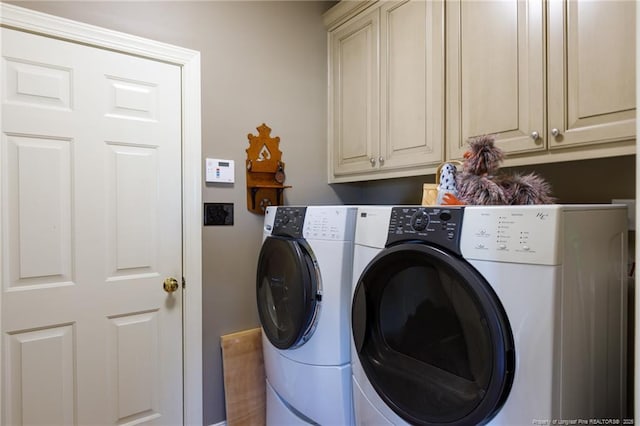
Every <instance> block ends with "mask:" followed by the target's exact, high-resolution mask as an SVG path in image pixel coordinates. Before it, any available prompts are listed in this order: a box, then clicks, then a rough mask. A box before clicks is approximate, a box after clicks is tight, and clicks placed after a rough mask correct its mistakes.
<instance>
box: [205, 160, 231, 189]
mask: <svg viewBox="0 0 640 426" xmlns="http://www.w3.org/2000/svg"><path fill="white" fill-rule="evenodd" d="M234 170H235V166H234V162H233V160H221V159H219V158H207V160H206V163H205V180H206V181H207V182H215V183H233V182H235V178H234Z"/></svg>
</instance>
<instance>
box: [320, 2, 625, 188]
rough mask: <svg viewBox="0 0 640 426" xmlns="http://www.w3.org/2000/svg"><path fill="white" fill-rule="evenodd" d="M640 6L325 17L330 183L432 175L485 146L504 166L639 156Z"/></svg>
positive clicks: (373, 7) (516, 5)
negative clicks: (639, 75)
mask: <svg viewBox="0 0 640 426" xmlns="http://www.w3.org/2000/svg"><path fill="white" fill-rule="evenodd" d="M635 7H636V3H635V2H632V1H610V0H595V1H592V0H548V1H547V0H486V1H468V0H447V1H445V2H439V1H421V0H416V1H413V0H410V1H404V2H402V1H400V2H398V1H342V2H340V3H338V4H337V5H336V6H334V7H333V8H332V9H330V10H329V11H328V12H327V13H326V14H325V23H326V25H327V28H328V34H329V87H330V88H329V181H330V182H347V181H355V180H364V179H375V178H388V177H399V176H409V175H424V174H430V173H433V172H434V171H435V169H436V167H437V166H438V164H439V163H440V162H441V161H443V160H445V159H455V158H458V159H459V158H461V157H462V155H463V153H464V151H465V149H466V142H467V140H468V139H469V138H471V137H474V136H479V135H484V134H496V136H497V140H496V143H497V144H498V145H499V146H500V147H501V148H502V149H503V150H504V151H505V152H506V153H507V160H506V161H505V165H506V166H509V165H524V164H535V163H545V162H555V161H570V160H579V159H587V158H599V157H606V156H614V155H627V154H634V153H635V115H636V99H635V93H636V92H635V78H636V77H635V75H636V70H635V60H636V52H635V40H636V37H635V27H636V22H635V16H636V13H635ZM444 46H446V51H445V47H444ZM445 58H446V60H445ZM445 81H446V85H445Z"/></svg>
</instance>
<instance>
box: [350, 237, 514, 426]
mask: <svg viewBox="0 0 640 426" xmlns="http://www.w3.org/2000/svg"><path fill="white" fill-rule="evenodd" d="M352 328H353V338H354V343H355V347H356V350H357V353H358V357H359V360H360V363H361V365H362V368H363V370H364V372H365V373H366V375H367V377H368V379H369V381H370V382H371V384H372V386H373V388H374V389H375V390H376V391H377V393H378V394H379V395H380V397H381V398H382V399H383V400H384V401H385V402H386V403H387V405H388V406H389V407H390V408H391V409H392V410H393V411H395V412H396V413H397V414H398V415H399V416H400V417H402V418H403V419H405V420H406V421H407V422H409V423H412V424H419V425H430V424H447V425H472V424H473V425H478V424H483V423H486V422H487V421H489V420H490V419H491V418H492V417H493V416H494V415H495V414H496V413H497V412H498V410H499V409H500V407H501V406H502V404H503V403H504V401H505V399H506V397H507V395H508V393H509V390H510V389H511V384H512V381H513V373H514V367H515V355H514V345H513V336H512V333H511V329H510V327H509V324H508V321H507V317H506V314H505V312H504V309H503V307H502V305H501V303H500V301H499V300H498V298H497V296H496V295H495V293H494V292H493V290H492V288H491V287H490V286H489V284H488V283H487V282H486V281H485V280H484V278H482V276H481V275H480V274H479V273H478V272H477V271H476V270H475V269H474V268H473V267H472V266H471V265H469V264H468V263H467V262H465V261H464V260H462V259H461V258H459V257H457V256H454V255H452V254H449V253H448V252H446V251H443V250H441V249H439V248H436V247H433V246H428V245H424V244H420V243H412V244H401V245H398V246H395V247H391V248H387V249H385V250H383V251H382V252H380V253H379V254H378V256H376V257H375V258H374V259H373V260H372V261H371V262H370V263H369V265H368V266H367V268H365V270H364V271H363V273H362V274H361V276H360V279H359V281H358V283H357V287H356V289H355V291H354V299H353V306H352Z"/></svg>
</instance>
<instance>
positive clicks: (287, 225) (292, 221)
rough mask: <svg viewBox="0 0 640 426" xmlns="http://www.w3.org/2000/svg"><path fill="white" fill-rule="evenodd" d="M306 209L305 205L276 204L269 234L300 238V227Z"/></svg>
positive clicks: (302, 223)
mask: <svg viewBox="0 0 640 426" xmlns="http://www.w3.org/2000/svg"><path fill="white" fill-rule="evenodd" d="M306 211H307V208H306V207H283V206H278V208H277V210H276V216H275V219H274V221H273V231H272V232H271V235H278V236H281V237H292V238H302V227H303V225H304V216H305V214H306Z"/></svg>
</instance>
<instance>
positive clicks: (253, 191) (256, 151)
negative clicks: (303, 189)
mask: <svg viewBox="0 0 640 426" xmlns="http://www.w3.org/2000/svg"><path fill="white" fill-rule="evenodd" d="M256 129H257V130H258V135H257V136H254V135H252V134H251V133H249V135H248V136H247V137H248V138H249V148H247V164H246V165H247V209H249V211H252V212H254V213H258V214H264V212H265V210H266V208H267V207H268V206H279V205H282V203H283V198H284V196H283V192H284V189H285V188H291V186H285V185H284V180H285V174H284V162H283V161H282V152H281V151H280V149H279V148H278V145H279V144H280V137H278V136H276V137H275V138H272V137H271V128H270V127H269V126H267V125H266V124H264V123H263V124H262V125H261V126H260V127H257V128H256Z"/></svg>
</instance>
